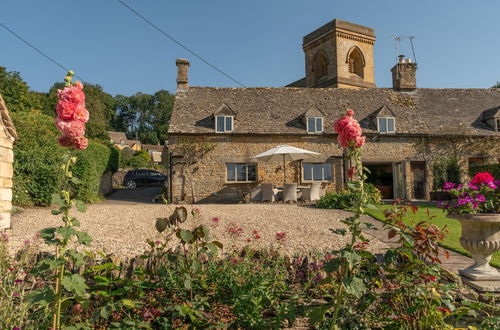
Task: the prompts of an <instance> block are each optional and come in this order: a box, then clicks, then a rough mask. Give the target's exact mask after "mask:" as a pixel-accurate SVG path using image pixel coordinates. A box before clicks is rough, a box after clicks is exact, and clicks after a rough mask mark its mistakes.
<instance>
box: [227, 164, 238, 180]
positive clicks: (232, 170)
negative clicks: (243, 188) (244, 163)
mask: <svg viewBox="0 0 500 330" xmlns="http://www.w3.org/2000/svg"><path fill="white" fill-rule="evenodd" d="M226 168H227V181H236V164H226Z"/></svg>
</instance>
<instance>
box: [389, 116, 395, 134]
mask: <svg viewBox="0 0 500 330" xmlns="http://www.w3.org/2000/svg"><path fill="white" fill-rule="evenodd" d="M394 131H395V130H394V118H387V132H394Z"/></svg>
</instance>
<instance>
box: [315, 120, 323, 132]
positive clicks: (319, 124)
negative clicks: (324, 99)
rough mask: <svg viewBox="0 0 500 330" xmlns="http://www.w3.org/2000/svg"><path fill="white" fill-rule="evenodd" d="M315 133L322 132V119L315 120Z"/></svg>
mask: <svg viewBox="0 0 500 330" xmlns="http://www.w3.org/2000/svg"><path fill="white" fill-rule="evenodd" d="M316 132H323V118H321V117H318V118H316Z"/></svg>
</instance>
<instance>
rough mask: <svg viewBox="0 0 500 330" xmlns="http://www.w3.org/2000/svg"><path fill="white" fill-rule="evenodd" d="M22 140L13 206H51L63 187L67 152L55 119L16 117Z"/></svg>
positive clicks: (26, 114) (16, 159) (17, 146)
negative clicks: (64, 154) (55, 192)
mask: <svg viewBox="0 0 500 330" xmlns="http://www.w3.org/2000/svg"><path fill="white" fill-rule="evenodd" d="M12 120H13V121H14V125H15V126H16V129H17V134H18V136H19V139H18V140H17V141H16V144H15V145H14V156H15V157H14V187H13V202H14V203H15V204H16V205H28V206H30V205H38V206H47V205H50V200H51V196H52V194H53V193H54V191H55V190H56V189H57V188H59V187H60V185H61V182H62V181H61V175H60V169H59V167H60V164H61V163H60V161H61V157H62V155H63V152H64V150H63V148H62V147H60V146H59V145H58V144H57V142H56V141H57V136H58V132H57V130H56V128H55V127H54V119H53V118H52V117H49V116H46V115H44V114H41V113H40V112H34V111H32V112H17V113H12Z"/></svg>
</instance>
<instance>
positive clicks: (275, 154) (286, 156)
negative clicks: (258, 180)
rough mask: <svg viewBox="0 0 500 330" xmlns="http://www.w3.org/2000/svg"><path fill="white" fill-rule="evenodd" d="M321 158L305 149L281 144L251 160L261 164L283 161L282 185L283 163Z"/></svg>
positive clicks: (284, 170)
mask: <svg viewBox="0 0 500 330" xmlns="http://www.w3.org/2000/svg"><path fill="white" fill-rule="evenodd" d="M317 156H321V154H319V153H317V152H314V151H309V150H305V149H300V148H295V147H292V146H289V145H287V144H282V145H280V146H277V147H275V148H272V149H269V150H268V151H264V152H263V153H261V154H258V155H257V156H255V157H253V158H252V159H255V160H257V161H261V162H269V163H271V162H279V161H283V175H284V179H283V183H285V181H286V168H285V162H286V161H293V160H300V159H307V158H313V157H317Z"/></svg>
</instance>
